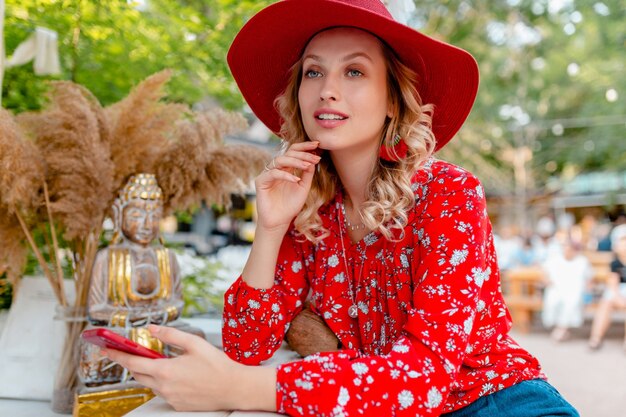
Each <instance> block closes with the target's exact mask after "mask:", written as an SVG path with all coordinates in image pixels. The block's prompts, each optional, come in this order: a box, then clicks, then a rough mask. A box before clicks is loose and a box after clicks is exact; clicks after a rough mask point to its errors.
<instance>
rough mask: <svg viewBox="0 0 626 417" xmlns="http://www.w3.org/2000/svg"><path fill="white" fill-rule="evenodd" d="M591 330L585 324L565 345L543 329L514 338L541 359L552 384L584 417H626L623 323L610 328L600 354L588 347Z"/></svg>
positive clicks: (625, 366) (515, 334)
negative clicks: (554, 340)
mask: <svg viewBox="0 0 626 417" xmlns="http://www.w3.org/2000/svg"><path fill="white" fill-rule="evenodd" d="M589 327H590V326H589V323H586V325H585V326H584V327H583V328H582V329H580V330H577V331H576V332H575V333H573V334H572V337H571V338H570V339H569V340H567V341H565V342H562V343H554V342H552V341H551V340H550V337H549V334H548V332H546V331H544V330H542V329H540V328H534V329H533V330H532V331H531V332H530V333H528V334H520V333H516V332H514V333H513V337H514V338H515V339H516V340H517V341H518V342H519V344H520V345H522V346H523V347H524V348H526V349H527V350H529V351H530V352H531V353H532V354H534V355H535V356H537V357H538V358H539V360H540V362H541V363H542V365H543V368H544V371H545V373H546V375H547V376H548V379H549V381H550V382H551V383H552V384H553V385H554V386H555V387H556V388H557V389H558V390H559V391H560V392H561V394H563V396H564V397H565V398H566V399H567V400H568V401H569V402H570V403H572V405H574V407H576V409H577V410H578V411H579V412H580V415H581V416H582V417H617V416H626V351H625V350H624V348H623V343H624V321H620V322H618V323H615V324H613V325H612V326H611V328H610V329H609V332H608V333H607V338H606V340H605V342H604V344H603V346H602V348H601V349H600V350H598V351H590V350H589V349H588V347H587V337H588V336H589Z"/></svg>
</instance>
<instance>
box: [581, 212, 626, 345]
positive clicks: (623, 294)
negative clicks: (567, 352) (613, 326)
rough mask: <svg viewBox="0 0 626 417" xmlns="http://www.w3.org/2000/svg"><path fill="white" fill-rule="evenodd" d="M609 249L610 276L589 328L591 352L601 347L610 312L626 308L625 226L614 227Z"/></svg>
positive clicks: (609, 319) (625, 342) (625, 343)
mask: <svg viewBox="0 0 626 417" xmlns="http://www.w3.org/2000/svg"><path fill="white" fill-rule="evenodd" d="M611 247H612V248H613V253H614V254H615V258H614V259H613V262H611V274H610V275H609V281H608V283H607V288H606V290H605V291H604V294H603V296H602V299H601V300H600V305H599V306H598V310H597V311H596V313H595V315H594V318H593V324H592V326H591V337H590V338H589V347H590V348H591V349H593V350H596V349H599V348H600V346H601V345H602V339H603V338H604V334H605V333H606V331H607V329H608V328H609V324H610V323H611V312H612V311H613V310H614V309H617V308H621V309H624V308H626V224H622V225H619V226H617V227H615V228H614V229H613V231H612V232H611ZM624 349H625V350H626V336H625V340H624Z"/></svg>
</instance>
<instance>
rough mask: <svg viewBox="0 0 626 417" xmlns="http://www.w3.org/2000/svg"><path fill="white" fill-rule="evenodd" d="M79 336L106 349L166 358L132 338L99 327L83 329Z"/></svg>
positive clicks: (146, 356)
mask: <svg viewBox="0 0 626 417" xmlns="http://www.w3.org/2000/svg"><path fill="white" fill-rule="evenodd" d="M81 337H82V338H83V340H85V341H87V342H89V343H93V344H94V345H98V346H100V347H103V348H107V349H115V350H121V351H122V352H126V353H130V354H132V355H139V356H143V357H145V358H150V359H163V358H167V356H165V355H163V354H162V353H159V352H157V351H156V350H152V349H148V348H147V347H145V346H141V345H140V344H139V343H136V342H133V341H132V340H130V339H127V338H125V337H124V336H121V335H119V334H117V333H115V332H112V331H111V330H107V329H102V328H99V329H89V330H85V331H83V333H82V335H81Z"/></svg>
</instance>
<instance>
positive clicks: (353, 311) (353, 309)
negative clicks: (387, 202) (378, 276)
mask: <svg viewBox="0 0 626 417" xmlns="http://www.w3.org/2000/svg"><path fill="white" fill-rule="evenodd" d="M341 208H342V213H341V214H342V215H343V220H344V222H346V219H347V218H346V211H345V208H344V205H343V202H342V203H341ZM338 226H339V238H340V239H341V255H342V257H343V266H344V267H345V268H346V279H347V280H348V290H349V292H350V301H351V302H352V304H351V305H350V307H348V316H350V317H351V318H353V319H355V318H357V317H358V316H359V308H358V307H357V305H356V295H355V291H353V289H352V280H351V279H350V277H349V276H347V275H348V261H347V259H346V247H345V245H344V243H343V227H342V226H341V223H339V224H338ZM346 226H348V223H346ZM364 263H365V261H364V260H362V261H361V268H360V270H359V275H358V276H357V280H356V281H355V286H356V287H357V288H358V285H359V281H360V280H361V274H362V273H363V264H364Z"/></svg>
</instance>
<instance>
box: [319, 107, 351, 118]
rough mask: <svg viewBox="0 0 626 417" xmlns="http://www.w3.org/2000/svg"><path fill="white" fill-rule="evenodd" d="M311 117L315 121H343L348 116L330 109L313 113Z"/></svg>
mask: <svg viewBox="0 0 626 417" xmlns="http://www.w3.org/2000/svg"><path fill="white" fill-rule="evenodd" d="M313 117H315V118H316V119H317V120H345V119H347V118H348V115H347V114H345V113H341V112H340V111H337V110H332V109H319V110H316V111H315V113H313Z"/></svg>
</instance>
